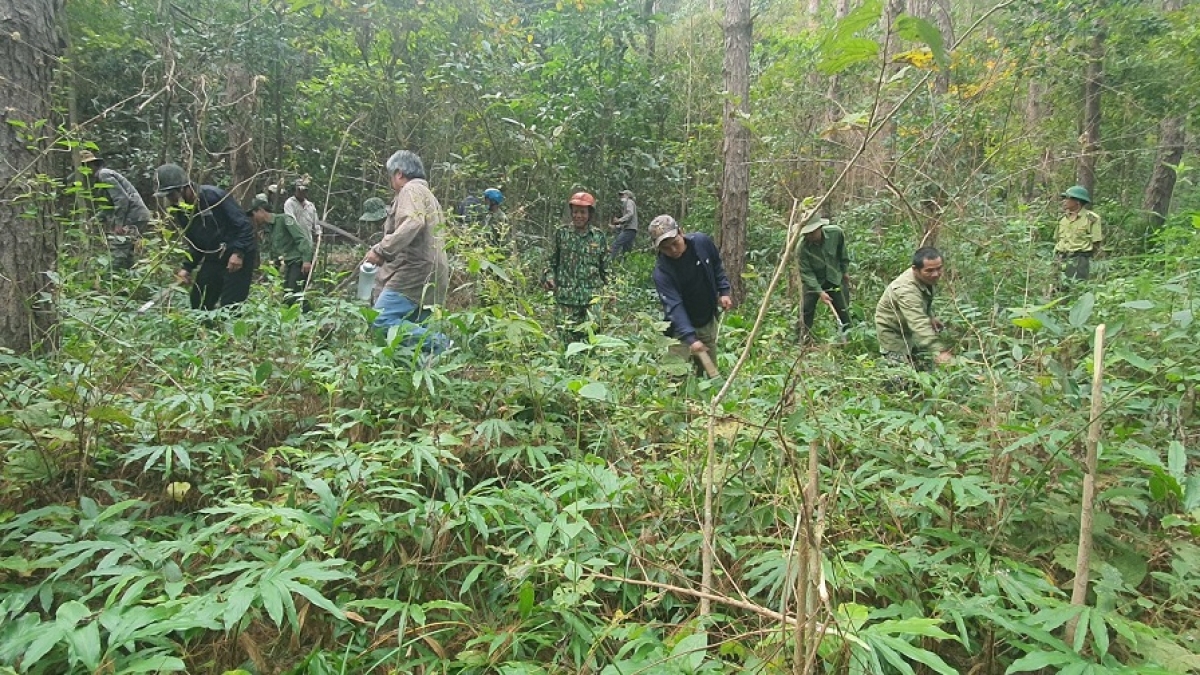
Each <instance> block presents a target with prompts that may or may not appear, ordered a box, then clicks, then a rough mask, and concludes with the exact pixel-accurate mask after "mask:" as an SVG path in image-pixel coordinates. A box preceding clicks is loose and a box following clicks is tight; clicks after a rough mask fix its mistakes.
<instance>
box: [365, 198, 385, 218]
mask: <svg viewBox="0 0 1200 675" xmlns="http://www.w3.org/2000/svg"><path fill="white" fill-rule="evenodd" d="M384 218H387V207H386V206H384V204H383V200H382V199H380V198H379V197H371V198H370V199H368V200H366V201H365V202H363V214H362V215H361V216H359V217H358V219H359V220H361V221H364V222H374V221H376V220H383V219H384Z"/></svg>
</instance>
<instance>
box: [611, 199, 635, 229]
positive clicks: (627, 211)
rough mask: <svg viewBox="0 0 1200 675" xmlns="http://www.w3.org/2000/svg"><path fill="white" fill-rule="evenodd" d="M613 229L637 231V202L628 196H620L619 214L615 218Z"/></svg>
mask: <svg viewBox="0 0 1200 675" xmlns="http://www.w3.org/2000/svg"><path fill="white" fill-rule="evenodd" d="M613 229H616V230H633V231H635V232H636V231H637V229H638V217H637V203H635V202H634V201H633V200H632V199H630V198H629V197H621V215H620V216H619V217H618V218H617V220H616V225H615V226H614V227H613Z"/></svg>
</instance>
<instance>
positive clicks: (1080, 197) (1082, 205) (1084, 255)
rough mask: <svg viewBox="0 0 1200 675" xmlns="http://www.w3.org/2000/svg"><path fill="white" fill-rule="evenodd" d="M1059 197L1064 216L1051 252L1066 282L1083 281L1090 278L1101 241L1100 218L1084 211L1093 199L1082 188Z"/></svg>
mask: <svg viewBox="0 0 1200 675" xmlns="http://www.w3.org/2000/svg"><path fill="white" fill-rule="evenodd" d="M1061 196H1062V200H1063V217H1062V219H1060V220H1059V221H1058V227H1057V228H1055V230H1054V253H1055V254H1056V255H1057V256H1058V259H1059V261H1060V262H1061V264H1062V272H1063V274H1064V275H1065V276H1066V277H1067V279H1070V280H1072V281H1082V280H1084V279H1087V278H1088V276H1090V275H1091V264H1092V257H1093V256H1095V255H1096V254H1097V253H1099V252H1100V244H1102V243H1103V242H1104V234H1103V233H1102V232H1101V230H1100V216H1099V215H1098V214H1097V213H1096V212H1095V211H1092V210H1091V209H1088V208H1087V207H1088V206H1091V204H1092V196H1091V194H1089V193H1088V190H1087V188H1085V187H1083V186H1082V185H1074V186H1071V187H1069V188H1067V190H1066V192H1063V193H1062V195H1061Z"/></svg>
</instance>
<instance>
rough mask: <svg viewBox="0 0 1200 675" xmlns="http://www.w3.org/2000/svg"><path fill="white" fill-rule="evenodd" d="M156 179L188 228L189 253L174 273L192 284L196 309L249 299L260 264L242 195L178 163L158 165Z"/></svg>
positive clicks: (158, 194)
mask: <svg viewBox="0 0 1200 675" xmlns="http://www.w3.org/2000/svg"><path fill="white" fill-rule="evenodd" d="M155 184H156V185H157V189H156V190H155V192H154V196H155V197H163V198H166V200H167V202H168V204H169V206H170V211H171V212H172V213H173V215H174V217H175V223H176V225H177V226H178V227H179V229H180V230H181V231H182V232H183V241H184V246H185V247H186V249H187V253H188V259H187V260H185V261H184V263H183V265H182V266H181V267H180V268H179V271H178V272H176V273H175V277H176V278H177V279H178V280H179V282H180V283H181V284H185V285H190V286H191V299H192V309H216V308H218V307H227V306H229V305H236V304H239V303H241V302H243V301H245V299H246V296H248V295H249V294H250V280H251V279H252V278H253V277H254V270H255V269H256V268H257V267H258V241H257V240H256V239H255V237H254V226H253V225H251V224H250V219H249V218H248V217H247V216H246V213H245V212H244V211H242V208H241V207H240V206H238V203H237V201H235V200H234V198H233V196H232V195H230V194H228V193H226V192H225V191H224V190H221V189H220V188H216V187H213V186H212V185H200V186H194V185H192V181H191V179H190V178H188V175H187V172H186V171H184V170H183V168H182V167H180V166H179V165H177V164H163V165H162V166H160V167H158V169H157V171H155ZM197 267H199V268H200V269H199V271H198V272H196V268H197ZM193 272H196V273H195V277H194V278H193Z"/></svg>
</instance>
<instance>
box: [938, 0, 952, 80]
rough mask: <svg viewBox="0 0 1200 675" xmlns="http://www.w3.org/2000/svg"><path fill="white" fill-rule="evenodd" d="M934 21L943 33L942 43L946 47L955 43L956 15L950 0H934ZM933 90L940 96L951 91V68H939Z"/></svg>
mask: <svg viewBox="0 0 1200 675" xmlns="http://www.w3.org/2000/svg"><path fill="white" fill-rule="evenodd" d="M934 4H935V6H936V7H935V9H934V10H933V23H934V25H935V26H937V29H938V32H940V33H941V34H942V44H944V45H946V49H947V50H948V49H950V46H951V45H953V44H954V39H955V38H954V16H953V15H952V14H951V13H950V0H934ZM933 90H934V92H935V93H937V94H938V95H940V96H944V95H946V94H947V93H949V91H950V69H949V68H941V67H939V69H938V74H937V79H935V80H934V81H933Z"/></svg>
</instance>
